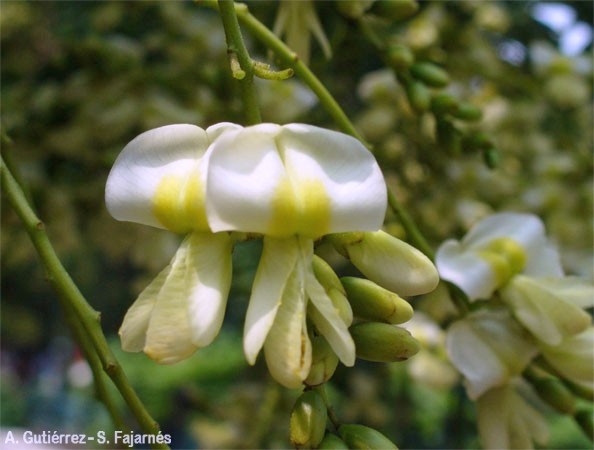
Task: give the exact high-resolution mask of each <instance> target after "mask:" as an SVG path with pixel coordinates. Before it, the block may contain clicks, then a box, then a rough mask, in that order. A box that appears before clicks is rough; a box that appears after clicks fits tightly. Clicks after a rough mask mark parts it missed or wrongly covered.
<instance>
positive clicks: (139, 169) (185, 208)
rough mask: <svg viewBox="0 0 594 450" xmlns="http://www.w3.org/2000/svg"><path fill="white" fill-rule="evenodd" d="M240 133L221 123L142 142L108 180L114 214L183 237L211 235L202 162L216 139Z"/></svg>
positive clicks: (182, 127)
mask: <svg viewBox="0 0 594 450" xmlns="http://www.w3.org/2000/svg"><path fill="white" fill-rule="evenodd" d="M238 127H239V126H238V125H234V124H229V123H221V124H218V125H215V126H213V127H210V128H209V129H208V130H206V131H205V130H203V129H202V128H199V127H197V126H194V125H187V124H178V125H168V126H164V127H160V128H155V129H154V130H150V131H147V132H145V133H142V134H141V135H139V136H137V137H136V138H135V139H133V140H132V141H131V142H130V143H129V144H128V145H126V147H125V148H124V150H122V152H121V153H120V155H119V156H118V158H117V160H116V162H115V163H114V165H113V168H112V169H111V172H110V174H109V177H108V179H107V184H106V187H105V201H106V204H107V209H108V210H109V212H110V214H111V215H112V216H113V217H114V218H116V219H117V220H124V221H130V222H137V223H141V224H145V225H150V226H154V227H157V228H166V229H169V230H171V231H174V232H178V233H186V232H188V231H191V230H196V231H208V230H209V227H208V223H207V219H206V212H205V204H204V194H205V188H206V185H205V183H206V173H205V171H206V161H205V160H204V159H203V157H204V156H205V153H206V151H207V148H208V146H209V145H210V142H211V140H212V139H214V138H216V137H218V136H219V135H221V134H223V133H224V132H226V131H228V130H230V129H236V128H238Z"/></svg>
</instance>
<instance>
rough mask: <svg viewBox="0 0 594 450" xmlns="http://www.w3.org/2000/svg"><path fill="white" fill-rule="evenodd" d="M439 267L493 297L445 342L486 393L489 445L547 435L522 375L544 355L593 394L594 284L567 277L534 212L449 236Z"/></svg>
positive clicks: (477, 296) (477, 389)
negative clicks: (459, 236)
mask: <svg viewBox="0 0 594 450" xmlns="http://www.w3.org/2000/svg"><path fill="white" fill-rule="evenodd" d="M436 265H437V268H438V270H439V273H440V276H441V277H442V278H443V279H444V280H448V281H450V282H452V283H454V284H456V285H457V286H458V287H459V288H460V289H461V290H462V291H464V293H465V294H466V295H467V296H468V299H469V300H470V301H471V302H477V301H479V300H489V299H490V300H489V301H488V302H485V307H484V308H480V309H478V310H477V311H475V312H472V313H470V314H468V315H467V316H466V317H464V318H463V319H461V320H458V321H456V322H454V323H453V324H452V325H451V326H450V327H449V329H448V333H447V342H446V345H447V350H448V353H449V356H450V359H451V361H452V362H453V364H454V365H455V366H456V367H457V369H458V370H459V371H460V372H461V373H462V374H463V375H464V377H465V380H466V388H467V392H468V395H469V397H470V398H472V399H475V400H478V413H479V414H478V420H479V432H480V434H481V438H482V440H483V443H484V445H485V446H486V447H487V448H528V447H531V446H532V441H533V440H534V441H536V442H539V443H543V441H545V440H546V437H547V432H546V426H545V424H544V419H543V417H542V416H541V415H540V414H539V413H538V412H537V411H536V410H534V409H533V408H532V407H531V406H530V405H529V404H528V403H526V400H524V397H522V396H521V395H520V394H519V392H520V391H521V390H520V391H518V390H517V389H516V387H518V386H520V387H521V388H522V389H523V390H524V391H526V386H523V387H522V386H521V383H520V378H519V377H520V375H522V374H523V373H525V370H526V369H527V367H528V366H529V364H530V363H531V362H533V360H534V359H535V357H537V356H539V355H540V356H541V359H542V360H543V361H544V364H546V365H547V366H548V367H549V368H551V370H553V371H555V372H556V374H557V375H558V376H559V377H560V378H562V379H563V380H565V381H566V382H567V383H569V384H570V385H571V386H574V387H576V388H578V389H582V390H586V391H589V392H592V390H593V389H594V345H593V344H594V328H593V327H592V318H591V316H590V314H588V312H586V311H585V310H584V309H585V308H589V307H592V306H594V305H593V302H594V288H593V287H592V286H591V285H590V284H588V283H586V282H585V281H583V280H581V279H578V278H576V277H571V276H565V275H564V273H563V269H562V267H561V264H560V260H559V255H558V253H557V252H556V250H555V249H554V248H553V246H552V245H551V243H550V242H549V241H548V240H547V238H546V236H545V231H544V226H543V224H542V222H541V221H540V220H539V219H538V218H537V217H535V216H533V215H530V214H520V213H500V214H495V215H492V216H489V217H487V218H486V219H484V220H483V221H481V222H480V223H478V224H477V225H476V226H474V227H473V228H472V229H471V230H470V231H469V233H468V234H467V235H466V236H465V237H464V239H463V240H462V241H461V242H457V241H454V240H449V241H446V242H445V243H443V244H442V246H441V247H440V248H439V250H438V252H437V255H436ZM570 412H573V411H570ZM510 414H511V415H510ZM502 417H509V418H510V419H509V421H508V422H505V423H504V422H502V421H501V418H502ZM522 424H524V425H522ZM543 430H544V431H543Z"/></svg>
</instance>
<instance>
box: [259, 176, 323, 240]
mask: <svg viewBox="0 0 594 450" xmlns="http://www.w3.org/2000/svg"><path fill="white" fill-rule="evenodd" d="M329 229H330V198H329V197H328V195H327V194H326V189H325V187H324V184H323V183H322V182H321V181H319V180H306V181H302V182H300V183H299V184H297V185H292V184H291V183H290V181H289V180H283V181H282V182H281V183H280V184H279V186H278V187H277V188H276V192H275V195H274V198H273V200H272V217H271V220H270V225H269V232H268V234H269V235H270V236H274V237H289V236H293V235H295V234H298V235H300V236H305V237H309V238H312V239H315V238H318V237H320V236H323V235H324V234H327V233H328V230H329Z"/></svg>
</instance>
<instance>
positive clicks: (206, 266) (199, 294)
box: [187, 233, 232, 347]
mask: <svg viewBox="0 0 594 450" xmlns="http://www.w3.org/2000/svg"><path fill="white" fill-rule="evenodd" d="M189 240H190V247H189V250H188V273H187V277H188V278H189V280H188V284H190V285H191V286H192V287H193V288H192V289H191V291H190V292H189V298H188V303H189V304H188V314H189V320H190V327H191V330H192V343H193V344H194V345H196V346H198V347H205V346H207V345H209V344H210V343H211V342H212V341H213V340H214V338H215V337H216V336H217V334H218V333H219V330H220V329H221V325H222V323H223V317H224V314H225V306H226V304H227V296H228V295H229V288H230V286H231V251H232V242H231V238H230V237H229V235H228V234H227V233H217V234H210V233H208V234H206V233H192V234H191V235H190V236H189Z"/></svg>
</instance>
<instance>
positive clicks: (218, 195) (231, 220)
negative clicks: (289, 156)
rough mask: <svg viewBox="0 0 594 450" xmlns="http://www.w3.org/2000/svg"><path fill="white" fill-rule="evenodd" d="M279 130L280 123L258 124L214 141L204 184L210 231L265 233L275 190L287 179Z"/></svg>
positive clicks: (270, 215)
mask: <svg viewBox="0 0 594 450" xmlns="http://www.w3.org/2000/svg"><path fill="white" fill-rule="evenodd" d="M279 131H280V126H279V125H273V124H261V125H256V126H253V127H249V128H244V129H241V130H236V131H229V132H228V133H224V134H223V135H222V136H220V137H219V138H218V139H217V140H216V142H215V143H214V144H213V146H212V150H211V154H210V158H209V172H208V184H207V210H208V217H209V223H210V225H211V228H212V230H213V231H229V230H240V231H247V232H254V233H263V234H267V231H268V229H269V223H270V221H271V217H272V205H273V202H274V201H275V200H274V198H275V194H276V192H277V191H278V188H279V186H280V185H281V183H283V180H286V173H285V170H284V167H283V163H282V161H281V159H280V156H279V154H278V152H277V146H276V141H275V140H276V137H277V135H278V133H279Z"/></svg>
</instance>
